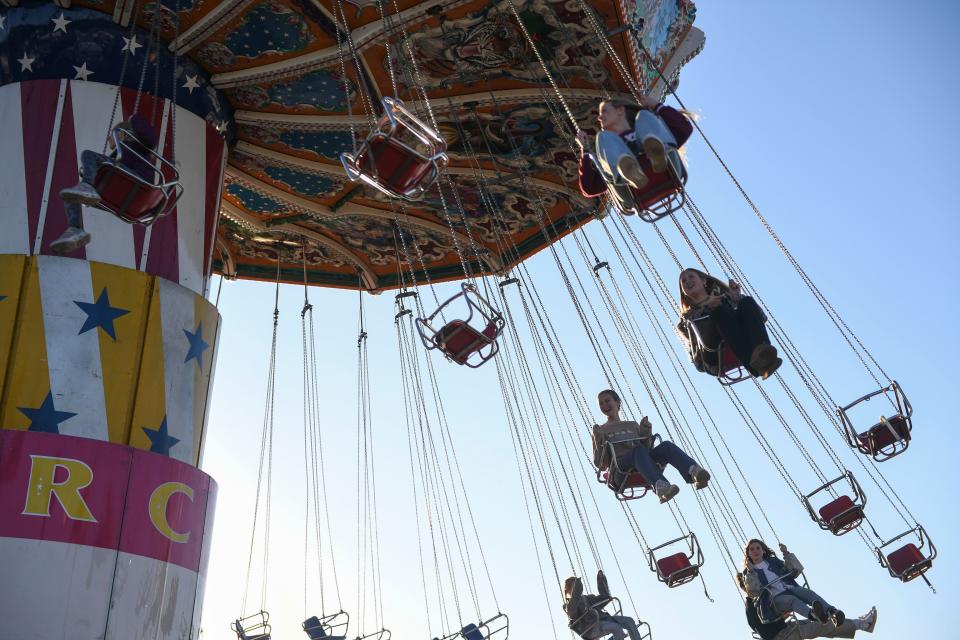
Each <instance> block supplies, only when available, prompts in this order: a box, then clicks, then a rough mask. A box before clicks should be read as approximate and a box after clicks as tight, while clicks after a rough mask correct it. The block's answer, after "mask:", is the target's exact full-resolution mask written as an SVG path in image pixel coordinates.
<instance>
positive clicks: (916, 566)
mask: <svg viewBox="0 0 960 640" xmlns="http://www.w3.org/2000/svg"><path fill="white" fill-rule="evenodd" d="M887 566H888V567H890V572H891V573H893V574H894V575H895V576H896V577H898V578H900V579H901V580H902V581H903V582H910V581H911V580H913V579H914V578H916V577H917V576H920V575H921V574H923V573H925V572H926V571H927V569H929V568H930V567H932V566H933V559H932V558H928V557H927V556H925V555H923V552H921V551H920V549H918V548H917V545H915V544H913V543H912V542H910V543H908V544H905V545H904V546H902V547H900V548H899V549H897V550H895V551H893V552H891V553H889V554H887Z"/></svg>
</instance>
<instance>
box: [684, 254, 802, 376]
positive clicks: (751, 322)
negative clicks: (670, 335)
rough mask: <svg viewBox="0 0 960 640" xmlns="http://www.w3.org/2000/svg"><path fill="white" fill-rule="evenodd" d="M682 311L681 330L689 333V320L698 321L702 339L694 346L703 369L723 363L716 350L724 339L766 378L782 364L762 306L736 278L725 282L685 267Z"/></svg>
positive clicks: (749, 368)
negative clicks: (746, 294) (747, 292)
mask: <svg viewBox="0 0 960 640" xmlns="http://www.w3.org/2000/svg"><path fill="white" fill-rule="evenodd" d="M680 314H681V316H682V319H681V321H680V324H679V325H678V327H677V328H678V329H679V330H680V332H681V334H682V335H688V336H689V335H690V333H691V332H690V331H688V330H687V327H686V324H687V323H691V324H694V323H695V324H696V327H697V332H698V333H699V335H700V338H701V340H702V341H703V344H702V345H696V347H698V348H693V349H691V353H692V354H693V360H694V364H695V366H696V367H697V369H699V370H700V371H707V372H710V373H713V372H715V371H718V369H719V368H720V367H722V366H723V364H722V362H721V360H720V358H721V357H722V354H720V353H715V352H713V351H716V350H717V349H718V347H719V345H720V343H721V342H723V343H724V344H726V345H727V346H729V347H730V349H731V350H732V351H733V353H734V355H736V356H737V359H738V360H739V361H740V363H741V364H742V365H743V366H744V367H746V368H747V371H749V372H750V374H751V375H754V376H761V377H763V379H764V380H766V379H767V378H768V377H770V376H771V375H772V374H773V372H774V371H776V370H777V369H778V368H779V367H780V365H781V364H783V360H782V359H781V358H779V357H778V356H777V349H776V347H774V346H773V345H771V344H770V337H769V336H768V335H767V329H766V326H765V323H766V320H767V318H766V316H765V315H764V313H763V310H761V309H760V306H759V305H758V304H757V302H756V300H754V299H753V298H751V297H750V296H745V295H743V292H742V291H741V290H740V285H739V284H737V283H736V282H734V281H733V280H730V281H729V282H728V283H727V284H724V283H722V282H721V281H720V280H718V279H717V278H714V277H713V276H711V275H709V274H706V273H704V272H702V271H699V270H697V269H684V270H683V271H681V272H680ZM691 339H692V337H691ZM700 347H706V348H707V349H711V350H713V351H706V350H704V349H703V348H700Z"/></svg>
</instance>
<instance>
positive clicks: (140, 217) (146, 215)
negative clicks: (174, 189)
mask: <svg viewBox="0 0 960 640" xmlns="http://www.w3.org/2000/svg"><path fill="white" fill-rule="evenodd" d="M93 187H94V189H96V190H97V192H98V193H99V194H100V205H99V206H100V208H103V209H104V210H106V211H109V212H110V213H113V214H114V215H117V216H120V217H121V218H125V219H127V220H128V221H131V222H139V221H146V220H148V219H150V218H152V217H154V216H155V215H156V214H157V213H158V212H159V211H161V210H162V209H163V208H165V206H166V204H167V194H166V193H165V192H164V190H163V189H161V188H160V187H155V186H152V185H149V184H148V183H147V182H146V181H145V180H143V179H141V178H138V177H134V176H133V175H131V174H130V173H128V172H126V171H124V170H123V169H122V168H120V167H119V166H118V165H117V164H114V163H104V164H102V165H100V168H99V169H97V175H96V178H95V179H94V182H93Z"/></svg>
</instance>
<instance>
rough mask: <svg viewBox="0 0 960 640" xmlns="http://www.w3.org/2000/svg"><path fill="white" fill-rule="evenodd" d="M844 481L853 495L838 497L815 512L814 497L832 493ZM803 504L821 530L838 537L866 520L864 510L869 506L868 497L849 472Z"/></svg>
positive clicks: (824, 485)
mask: <svg viewBox="0 0 960 640" xmlns="http://www.w3.org/2000/svg"><path fill="white" fill-rule="evenodd" d="M844 480H845V481H846V482H847V483H848V484H849V485H850V492H851V495H846V494H844V495H840V496H837V497H835V498H833V499H832V500H830V501H829V502H827V503H826V504H824V505H823V506H821V507H820V508H819V509H817V510H814V506H813V498H814V496H816V495H817V494H820V493H822V492H825V491H831V492H832V491H833V489H832V487H833V486H834V485H835V484H837V483H838V482H842V481H844ZM803 504H804V506H805V507H806V508H807V513H809V514H810V517H811V518H812V519H813V521H814V522H816V523H817V525H818V526H819V527H820V528H821V529H823V530H824V531H829V532H830V533H832V534H834V535H837V536H842V535H843V534H845V533H849V532H851V531H853V530H854V529H856V528H857V527H859V526H860V524H861V523H862V522H863V521H864V520H865V519H866V515H865V513H864V508H865V507H866V506H867V496H866V494H865V493H864V492H863V490H862V489H861V488H860V484H859V483H858V482H857V479H856V478H855V477H853V474H852V473H850V472H849V471H846V472H844V474H843V475H842V476H840V477H838V478H835V479H833V480H831V481H830V482H827V483H824V484H822V485H820V486H819V487H817V488H816V489H814V490H813V491H811V492H810V493H808V494H807V495H805V496H804V497H803Z"/></svg>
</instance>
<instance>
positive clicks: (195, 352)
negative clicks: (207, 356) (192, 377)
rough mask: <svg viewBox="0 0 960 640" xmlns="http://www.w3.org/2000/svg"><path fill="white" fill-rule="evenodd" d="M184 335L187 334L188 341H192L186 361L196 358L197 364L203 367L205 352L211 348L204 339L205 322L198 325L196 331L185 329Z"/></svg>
mask: <svg viewBox="0 0 960 640" xmlns="http://www.w3.org/2000/svg"><path fill="white" fill-rule="evenodd" d="M183 333H184V335H186V336H187V341H188V342H189V343H190V349H189V350H188V351H187V357H186V358H184V359H183V361H184V362H190V360H192V359H194V358H196V360H197V366H198V367H200V368H201V369H202V368H203V352H204V351H206V350H207V349H209V348H210V345H209V344H207V342H206V341H205V340H204V339H203V323H202V322H201V323H200V324H198V325H197V330H196V332H195V333H190V332H189V331H187V330H186V329H184V330H183Z"/></svg>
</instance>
